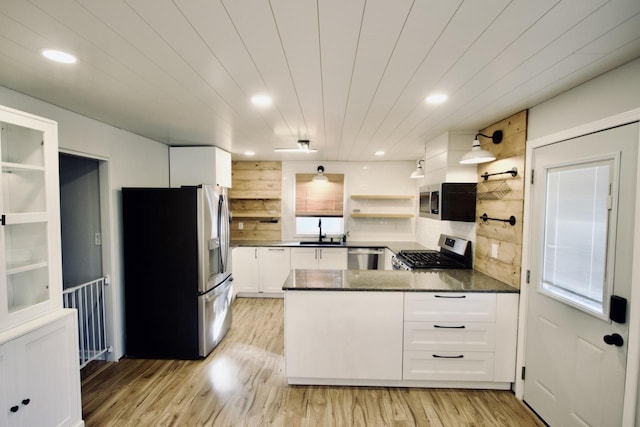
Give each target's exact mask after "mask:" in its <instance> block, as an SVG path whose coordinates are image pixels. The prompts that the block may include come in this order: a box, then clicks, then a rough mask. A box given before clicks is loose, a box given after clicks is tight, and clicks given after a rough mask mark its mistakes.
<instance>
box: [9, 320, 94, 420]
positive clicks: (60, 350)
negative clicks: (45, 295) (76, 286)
mask: <svg viewBox="0 0 640 427" xmlns="http://www.w3.org/2000/svg"><path fill="white" fill-rule="evenodd" d="M77 346H78V326H77V314H76V311H75V310H59V311H57V312H56V313H53V314H50V315H45V316H43V317H40V318H39V319H38V320H37V321H34V322H29V323H28V324H25V325H21V326H20V327H17V328H14V329H13V330H11V331H6V332H4V333H2V334H0V407H1V408H2V413H0V425H2V426H44V427H46V426H81V425H83V422H82V417H81V416H82V412H81V398H80V373H79V372H80V371H79V369H80V368H79V364H78V350H77V348H78V347H77Z"/></svg>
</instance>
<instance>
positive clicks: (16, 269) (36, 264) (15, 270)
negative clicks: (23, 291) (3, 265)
mask: <svg viewBox="0 0 640 427" xmlns="http://www.w3.org/2000/svg"><path fill="white" fill-rule="evenodd" d="M48 265H49V263H48V262H47V261H28V262H20V263H15V264H13V265H9V266H8V268H7V275H13V274H19V273H26V272H27V271H32V270H37V269H39V268H45V267H47V266H48Z"/></svg>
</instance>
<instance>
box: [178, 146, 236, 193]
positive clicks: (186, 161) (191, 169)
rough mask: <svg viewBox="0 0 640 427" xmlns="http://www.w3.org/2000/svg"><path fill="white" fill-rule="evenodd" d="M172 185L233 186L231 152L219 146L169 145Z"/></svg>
mask: <svg viewBox="0 0 640 427" xmlns="http://www.w3.org/2000/svg"><path fill="white" fill-rule="evenodd" d="M169 162H170V164H169V179H170V185H171V187H182V186H183V185H200V184H209V185H217V186H219V187H226V188H231V154H230V153H228V152H226V151H224V150H222V149H220V148H218V147H209V146H207V147H169Z"/></svg>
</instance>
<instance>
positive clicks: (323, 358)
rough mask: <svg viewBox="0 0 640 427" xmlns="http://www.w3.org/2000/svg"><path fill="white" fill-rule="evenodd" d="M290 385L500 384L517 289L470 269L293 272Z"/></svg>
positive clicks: (507, 377)
mask: <svg viewBox="0 0 640 427" xmlns="http://www.w3.org/2000/svg"><path fill="white" fill-rule="evenodd" d="M283 290H284V291H285V363H286V376H287V379H288V382H289V384H318V385H356V386H357V385H361V386H364V385H367V386H406V387H452V388H486V389H509V388H510V387H511V383H512V382H513V381H515V354H516V332H517V312H518V297H519V295H518V290H517V289H515V288H513V287H511V286H508V285H506V284H504V283H502V282H500V281H497V280H495V279H493V278H491V277H489V276H486V275H484V274H482V273H479V272H477V271H474V270H470V269H469V270H458V269H454V270H431V271H421V272H411V271H381V270H366V271H364V270H317V269H309V270H293V271H292V272H291V274H290V275H289V277H288V278H287V280H286V281H285V283H284V285H283Z"/></svg>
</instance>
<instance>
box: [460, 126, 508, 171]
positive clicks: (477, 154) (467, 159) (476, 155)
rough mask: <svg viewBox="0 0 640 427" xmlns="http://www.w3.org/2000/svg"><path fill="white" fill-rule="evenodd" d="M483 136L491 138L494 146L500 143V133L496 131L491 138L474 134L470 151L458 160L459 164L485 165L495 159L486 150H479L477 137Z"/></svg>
mask: <svg viewBox="0 0 640 427" xmlns="http://www.w3.org/2000/svg"><path fill="white" fill-rule="evenodd" d="M480 136H484V137H485V138H491V141H493V143H494V144H500V143H501V142H502V131H501V130H497V131H495V132H493V134H492V135H491V136H489V135H484V134H482V133H478V134H476V137H475V139H474V140H473V144H472V145H471V151H469V152H468V153H466V154H465V155H464V156H462V158H461V159H460V163H461V164H463V165H474V164H478V163H486V162H490V161H492V160H495V159H496V156H494V155H493V154H491V153H490V152H489V151H487V150H483V149H481V148H480V141H479V140H478V137H480Z"/></svg>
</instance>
